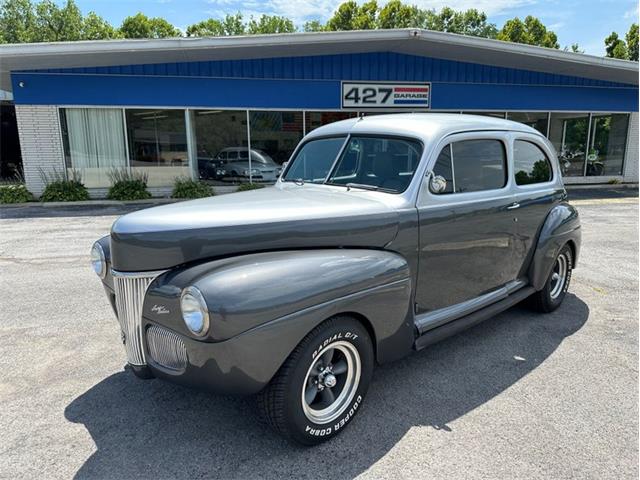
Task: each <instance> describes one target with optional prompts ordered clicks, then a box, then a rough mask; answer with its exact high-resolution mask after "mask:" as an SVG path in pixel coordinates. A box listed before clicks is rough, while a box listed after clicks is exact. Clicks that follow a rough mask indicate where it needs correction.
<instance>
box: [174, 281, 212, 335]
mask: <svg viewBox="0 0 640 480" xmlns="http://www.w3.org/2000/svg"><path fill="white" fill-rule="evenodd" d="M180 311H181V313H182V321H183V322H184V324H185V326H186V327H187V330H189V332H190V333H191V334H193V335H195V336H196V337H204V336H206V335H207V334H208V333H209V309H208V307H207V302H206V301H205V299H204V297H203V296H202V293H201V292H200V290H198V288H197V287H194V286H190V287H187V288H185V289H184V290H182V294H181V295H180ZM198 315H199V316H198ZM198 325H201V326H200V328H199V329H198Z"/></svg>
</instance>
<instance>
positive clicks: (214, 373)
mask: <svg viewBox="0 0 640 480" xmlns="http://www.w3.org/2000/svg"><path fill="white" fill-rule="evenodd" d="M142 327H143V331H144V332H145V334H144V342H143V343H144V349H145V357H146V359H147V367H148V371H149V372H150V373H151V374H152V375H153V376H155V377H157V378H162V379H165V380H168V381H171V382H173V383H178V384H181V385H186V386H189V387H196V388H199V389H205V390H209V391H213V392H217V393H222V394H228V395H251V394H254V393H257V392H259V391H260V390H262V388H264V387H265V386H266V384H267V383H268V382H269V380H270V379H271V377H272V376H273V373H274V371H273V368H274V366H273V365H272V364H270V362H264V361H262V360H263V359H262V358H256V357H261V356H260V355H256V351H260V350H257V349H258V348H259V345H261V344H263V345H264V342H265V341H268V339H266V338H264V333H263V332H261V331H260V329H254V330H252V331H249V332H245V333H244V334H242V335H238V336H236V337H233V338H231V339H229V340H225V341H223V342H216V343H211V342H203V341H199V340H195V339H193V338H190V337H187V336H185V335H182V334H180V333H177V332H175V331H172V330H169V329H168V328H167V327H165V326H162V325H159V324H157V323H155V322H153V321H151V320H149V319H146V318H143V319H142ZM153 330H156V331H158V330H162V331H164V332H166V335H167V336H171V337H176V339H177V340H178V342H179V343H180V344H181V345H183V346H184V349H185V353H186V361H185V364H184V366H183V368H179V369H176V368H168V367H167V366H166V365H163V364H162V361H163V360H162V359H158V358H157V357H158V353H159V352H158V351H157V348H156V349H154V348H150V342H149V341H148V334H149V332H150V331H153ZM165 348H167V347H165ZM178 348H181V347H178ZM154 350H155V351H154ZM165 354H166V351H165ZM276 369H277V368H276Z"/></svg>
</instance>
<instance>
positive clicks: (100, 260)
mask: <svg viewBox="0 0 640 480" xmlns="http://www.w3.org/2000/svg"><path fill="white" fill-rule="evenodd" d="M91 268H93V271H94V272H95V273H96V275H98V277H100V278H101V279H104V277H106V276H107V257H106V255H105V254H104V249H103V248H102V245H100V243H99V242H95V243H94V244H93V246H92V247H91Z"/></svg>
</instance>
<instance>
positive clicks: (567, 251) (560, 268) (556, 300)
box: [530, 245, 573, 313]
mask: <svg viewBox="0 0 640 480" xmlns="http://www.w3.org/2000/svg"><path fill="white" fill-rule="evenodd" d="M572 270H573V252H572V250H571V247H570V246H569V245H565V246H564V247H562V249H561V250H560V252H559V253H558V255H557V256H556V259H555V262H554V264H553V268H552V269H551V272H550V273H549V277H548V278H547V281H546V283H545V284H544V287H543V288H542V290H540V291H538V292H536V293H534V294H533V295H532V296H531V297H530V304H531V306H532V307H533V308H535V309H536V310H538V311H540V312H544V313H549V312H553V311H554V310H555V309H556V308H558V307H559V306H560V305H561V304H562V301H563V300H564V297H565V295H566V293H567V289H568V288H569V283H570V282H571V272H572Z"/></svg>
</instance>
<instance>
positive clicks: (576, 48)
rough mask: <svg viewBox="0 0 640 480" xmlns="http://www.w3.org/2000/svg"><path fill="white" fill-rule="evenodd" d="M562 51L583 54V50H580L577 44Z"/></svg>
mask: <svg viewBox="0 0 640 480" xmlns="http://www.w3.org/2000/svg"><path fill="white" fill-rule="evenodd" d="M563 50H564V51H565V52H573V53H584V50H580V45H578V44H577V43H572V44H571V47H564V48H563Z"/></svg>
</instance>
